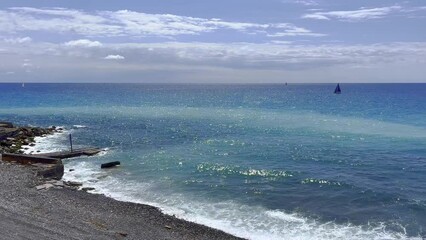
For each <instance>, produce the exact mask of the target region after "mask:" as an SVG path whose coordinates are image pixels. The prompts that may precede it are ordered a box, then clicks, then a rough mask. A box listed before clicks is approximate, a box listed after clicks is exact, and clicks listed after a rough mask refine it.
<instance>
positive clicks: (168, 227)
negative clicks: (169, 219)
mask: <svg viewBox="0 0 426 240" xmlns="http://www.w3.org/2000/svg"><path fill="white" fill-rule="evenodd" d="M164 227H165V228H167V229H172V227H170V226H169V225H164Z"/></svg>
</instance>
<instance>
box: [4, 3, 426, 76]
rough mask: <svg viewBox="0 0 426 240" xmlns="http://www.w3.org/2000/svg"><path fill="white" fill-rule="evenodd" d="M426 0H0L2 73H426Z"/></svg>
mask: <svg viewBox="0 0 426 240" xmlns="http://www.w3.org/2000/svg"><path fill="white" fill-rule="evenodd" d="M424 26H426V2H425V1H420V0H411V1H387V0H377V1H371V0H370V1H366V0H357V1H349V0H339V1H334V0H333V1H331V0H264V1H260V0H228V1H200V0H174V1H170V0H169V1H165V0H156V1H128V0H121V1H112V0H93V1H87V0H72V1H61V0H39V1H34V0H31V1H30V0H26V1H19V0H14V1H8V0H2V1H1V2H0V82H22V81H25V82H162V83H163V82H171V83H174V82H189V83H280V82H313V83H316V82H426V78H425V76H426V70H425V69H426V68H425V67H424V66H426V30H425V29H426V28H425V27H424Z"/></svg>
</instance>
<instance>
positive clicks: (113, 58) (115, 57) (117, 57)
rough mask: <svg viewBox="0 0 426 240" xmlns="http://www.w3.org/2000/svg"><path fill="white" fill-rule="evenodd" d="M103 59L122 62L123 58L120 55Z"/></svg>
mask: <svg viewBox="0 0 426 240" xmlns="http://www.w3.org/2000/svg"><path fill="white" fill-rule="evenodd" d="M104 59H106V60H123V59H124V57H123V56H121V55H108V56H106V57H104Z"/></svg>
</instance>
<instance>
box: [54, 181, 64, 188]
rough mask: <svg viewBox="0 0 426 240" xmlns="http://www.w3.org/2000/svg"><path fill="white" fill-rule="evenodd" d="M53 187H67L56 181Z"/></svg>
mask: <svg viewBox="0 0 426 240" xmlns="http://www.w3.org/2000/svg"><path fill="white" fill-rule="evenodd" d="M53 185H54V186H56V187H65V184H64V182H62V181H56V182H54V183H53Z"/></svg>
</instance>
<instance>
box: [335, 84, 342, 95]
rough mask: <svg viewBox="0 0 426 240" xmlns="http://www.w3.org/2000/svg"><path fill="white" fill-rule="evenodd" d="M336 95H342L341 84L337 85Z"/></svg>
mask: <svg viewBox="0 0 426 240" xmlns="http://www.w3.org/2000/svg"><path fill="white" fill-rule="evenodd" d="M334 93H335V94H340V93H342V90H340V85H339V84H337V86H336V89H334Z"/></svg>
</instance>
